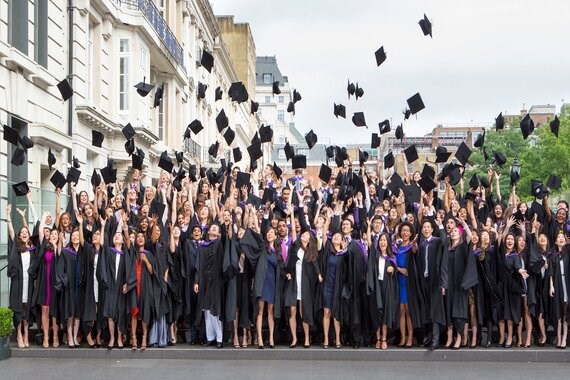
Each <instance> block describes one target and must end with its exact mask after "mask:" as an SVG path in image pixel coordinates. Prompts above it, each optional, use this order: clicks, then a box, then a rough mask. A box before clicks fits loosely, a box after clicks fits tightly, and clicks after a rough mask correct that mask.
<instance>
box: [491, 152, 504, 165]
mask: <svg viewBox="0 0 570 380" xmlns="http://www.w3.org/2000/svg"><path fill="white" fill-rule="evenodd" d="M493 157H495V163H496V164H497V165H499V166H503V165H504V164H505V163H506V162H507V158H506V157H505V155H504V154H503V153H501V152H498V151H496V150H495V151H493Z"/></svg>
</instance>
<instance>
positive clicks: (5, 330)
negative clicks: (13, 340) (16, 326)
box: [0, 307, 14, 337]
mask: <svg viewBox="0 0 570 380" xmlns="http://www.w3.org/2000/svg"><path fill="white" fill-rule="evenodd" d="M13 316H14V313H13V312H12V310H10V309H7V308H4V307H0V337H9V336H10V334H12V317H13Z"/></svg>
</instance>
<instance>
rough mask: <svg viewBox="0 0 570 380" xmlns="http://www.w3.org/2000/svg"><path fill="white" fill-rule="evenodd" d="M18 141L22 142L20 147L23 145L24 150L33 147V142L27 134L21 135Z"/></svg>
mask: <svg viewBox="0 0 570 380" xmlns="http://www.w3.org/2000/svg"><path fill="white" fill-rule="evenodd" d="M20 142H21V143H22V147H23V148H24V150H26V151H28V149H30V148H33V147H34V142H33V141H32V139H31V138H29V137H28V136H23V137H22V138H21V139H20Z"/></svg>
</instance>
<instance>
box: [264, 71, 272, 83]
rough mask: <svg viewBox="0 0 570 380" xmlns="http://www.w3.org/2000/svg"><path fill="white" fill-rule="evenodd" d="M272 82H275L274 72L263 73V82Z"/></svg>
mask: <svg viewBox="0 0 570 380" xmlns="http://www.w3.org/2000/svg"><path fill="white" fill-rule="evenodd" d="M272 83H273V74H271V73H263V84H272Z"/></svg>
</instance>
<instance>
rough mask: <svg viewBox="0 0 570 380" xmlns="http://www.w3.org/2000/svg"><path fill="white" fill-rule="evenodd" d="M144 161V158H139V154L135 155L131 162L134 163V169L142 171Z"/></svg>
mask: <svg viewBox="0 0 570 380" xmlns="http://www.w3.org/2000/svg"><path fill="white" fill-rule="evenodd" d="M143 160H144V158H142V157H141V156H139V155H138V154H133V155H132V156H131V161H132V164H133V169H138V170H142V165H143Z"/></svg>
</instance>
